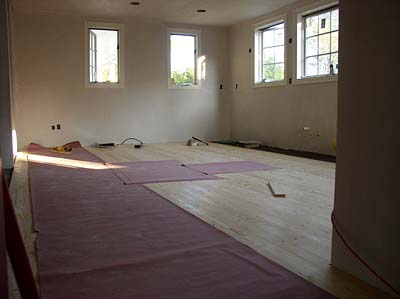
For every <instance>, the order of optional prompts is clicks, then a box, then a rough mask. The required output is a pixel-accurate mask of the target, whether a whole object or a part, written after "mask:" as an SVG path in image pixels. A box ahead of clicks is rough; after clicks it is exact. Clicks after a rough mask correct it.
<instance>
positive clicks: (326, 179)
mask: <svg viewBox="0 0 400 299" xmlns="http://www.w3.org/2000/svg"><path fill="white" fill-rule="evenodd" d="M88 150H89V151H91V152H92V153H94V154H95V155H97V156H99V157H100V158H102V159H103V160H105V161H107V162H127V161H148V160H168V159H176V160H179V161H181V162H183V163H204V162H221V161H238V160H252V161H257V162H261V163H267V164H270V165H273V166H277V167H280V169H277V170H269V171H255V172H246V173H234V174H224V175H219V176H221V177H223V178H224V179H223V180H213V181H195V182H173V183H160V184H148V185H146V186H148V187H149V188H151V189H152V190H154V191H155V192H157V193H158V194H160V195H162V196H163V197H165V198H166V199H168V200H170V201H171V202H173V203H175V204H176V205H178V206H180V207H182V208H183V209H185V210H187V211H189V212H190V213H192V214H193V215H195V216H197V217H199V218H201V219H203V220H204V221H206V222H207V223H209V224H210V225H213V226H215V227H216V228H218V229H220V230H221V231H224V232H226V233H227V234H229V235H231V236H232V237H234V238H235V239H237V240H239V241H241V242H242V243H245V244H246V245H248V246H250V247H251V248H253V249H254V250H256V251H257V252H259V253H260V254H262V255H264V256H266V257H268V258H270V259H271V260H273V261H275V262H277V263H278V264H280V265H282V266H284V267H285V268H287V269H289V270H291V271H293V272H295V273H297V274H299V275H300V276H302V277H304V278H305V279H307V280H308V281H310V282H312V283H314V284H316V285H318V286H320V287H322V288H323V289H325V290H327V291H329V292H330V293H332V294H334V295H336V296H337V297H339V298H390V296H388V295H386V294H385V293H382V292H380V291H379V290H377V289H375V288H373V287H371V286H369V285H367V284H365V283H363V282H361V281H360V280H358V279H355V278H353V277H352V276H350V275H347V274H345V273H343V272H341V271H339V270H336V269H334V268H332V267H330V265H329V263H330V251H331V234H332V226H331V223H330V213H331V211H332V207H333V192H334V179H335V164H333V163H329V162H322V161H315V160H309V159H304V158H298V157H292V156H285V155H280V154H275V153H270V152H263V151H256V150H249V149H244V148H237V147H230V146H225V145H220V144H210V146H208V147H207V146H199V147H187V146H185V145H184V144H183V143H168V144H147V145H145V146H144V147H143V148H142V149H134V148H133V146H129V145H124V146H118V147H116V148H112V149H98V148H88ZM268 181H272V182H274V183H275V184H279V186H280V188H281V189H282V190H284V191H285V193H286V198H274V197H273V196H272V194H271V192H270V190H269V188H268V185H267V183H268ZM11 195H12V197H13V200H14V202H15V206H16V211H17V214H18V218H19V220H20V225H21V228H22V230H23V232H24V236H25V239H26V242H27V246H28V250H29V253H30V257H31V259H32V262H33V265H34V269H35V272H36V275H37V271H36V260H35V257H36V255H35V247H34V240H35V233H34V231H33V225H32V216H31V206H30V200H29V184H28V177H27V162H26V155H24V154H23V153H20V154H19V155H18V158H17V161H16V165H15V169H14V175H13V179H12V182H11Z"/></svg>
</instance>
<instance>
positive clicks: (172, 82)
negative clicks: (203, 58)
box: [168, 30, 200, 88]
mask: <svg viewBox="0 0 400 299" xmlns="http://www.w3.org/2000/svg"><path fill="white" fill-rule="evenodd" d="M199 34H200V33H199V32H191V31H182V30H180V31H169V33H168V36H169V57H168V58H169V70H168V82H169V83H168V86H169V87H170V88H188V87H196V86H198V85H199V80H198V79H199V78H198V77H199V76H198V70H197V69H198V52H199V50H198V48H199Z"/></svg>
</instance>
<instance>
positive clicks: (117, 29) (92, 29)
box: [85, 23, 122, 87]
mask: <svg viewBox="0 0 400 299" xmlns="http://www.w3.org/2000/svg"><path fill="white" fill-rule="evenodd" d="M86 39H87V43H86V45H87V63H86V72H85V73H86V74H87V76H86V77H87V78H86V83H87V84H86V85H89V86H93V87H102V86H103V87H107V86H112V85H119V84H120V83H121V77H122V72H121V67H120V66H121V51H120V40H121V25H118V24H104V23H87V24H86Z"/></svg>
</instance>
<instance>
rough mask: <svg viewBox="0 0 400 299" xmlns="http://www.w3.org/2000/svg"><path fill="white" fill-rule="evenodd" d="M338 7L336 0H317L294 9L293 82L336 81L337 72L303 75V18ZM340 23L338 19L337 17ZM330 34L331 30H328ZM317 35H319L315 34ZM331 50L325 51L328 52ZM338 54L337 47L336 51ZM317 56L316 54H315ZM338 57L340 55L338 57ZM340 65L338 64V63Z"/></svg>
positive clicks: (304, 49) (304, 45)
mask: <svg viewBox="0 0 400 299" xmlns="http://www.w3.org/2000/svg"><path fill="white" fill-rule="evenodd" d="M335 8H338V9H339V11H340V7H339V2H338V1H319V2H316V3H313V4H310V5H308V6H305V7H302V8H300V9H297V10H295V12H294V14H295V20H297V22H296V23H297V30H296V39H295V41H294V44H295V45H296V50H295V51H294V57H293V61H294V68H293V80H292V81H293V84H308V83H326V82H337V80H338V73H336V74H333V75H331V74H325V75H316V76H305V75H304V74H305V51H306V48H305V47H306V43H305V40H306V38H305V18H306V17H309V16H312V15H319V14H321V13H323V12H324V11H330V10H332V9H335ZM339 24H340V19H339ZM337 32H338V35H339V36H340V25H339V28H338V30H337ZM329 34H331V31H329ZM317 36H319V35H317ZM330 53H331V52H329V53H327V54H330ZM337 53H338V54H339V49H338V52H337ZM316 57H318V55H316ZM339 59H340V57H339ZM339 65H340V64H339Z"/></svg>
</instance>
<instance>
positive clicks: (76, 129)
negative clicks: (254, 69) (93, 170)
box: [14, 11, 230, 148]
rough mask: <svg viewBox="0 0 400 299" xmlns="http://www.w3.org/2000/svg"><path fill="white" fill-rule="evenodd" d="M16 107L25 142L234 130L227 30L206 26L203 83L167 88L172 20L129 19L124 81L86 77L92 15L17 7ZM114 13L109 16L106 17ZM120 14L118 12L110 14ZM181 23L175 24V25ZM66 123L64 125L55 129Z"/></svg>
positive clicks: (151, 138)
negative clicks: (95, 81) (111, 83)
mask: <svg viewBox="0 0 400 299" xmlns="http://www.w3.org/2000/svg"><path fill="white" fill-rule="evenodd" d="M14 14H15V28H14V35H15V36H14V41H15V42H14V52H15V53H14V55H15V66H14V67H15V115H16V124H17V133H18V140H19V147H20V148H21V147H23V146H26V145H27V144H28V143H30V142H37V143H41V144H44V145H48V146H50V145H55V144H62V143H64V142H67V141H70V140H75V139H77V140H80V141H81V142H82V143H83V144H91V143H93V142H96V141H115V142H120V141H121V140H122V139H123V138H125V137H129V136H132V137H138V138H141V139H143V140H144V141H145V142H167V141H181V140H185V139H188V138H189V137H191V136H193V135H196V136H200V137H203V138H207V139H223V138H229V137H230V104H229V97H228V96H227V94H228V89H227V88H224V89H223V90H222V91H221V90H219V85H220V83H221V84H224V85H225V86H226V84H225V83H226V77H227V64H228V62H229V61H228V57H227V50H228V49H227V46H228V44H227V30H226V29H224V28H213V27H203V28H201V27H196V29H201V31H202V54H204V55H206V56H207V79H206V81H205V82H203V83H204V84H203V87H202V89H200V90H186V91H182V90H169V89H167V25H165V24H162V23H160V22H157V21H145V20H132V19H130V20H122V21H121V23H123V24H125V88H121V89H95V88H85V84H84V55H85V53H84V22H85V21H86V20H95V21H96V19H93V18H80V17H74V16H66V15H47V14H40V15H39V14H30V13H27V12H22V11H14ZM101 21H110V20H101ZM111 21H112V22H115V20H111ZM174 27H176V25H175V26H174ZM58 123H60V124H61V126H62V130H60V131H51V130H50V125H51V124H58Z"/></svg>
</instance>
